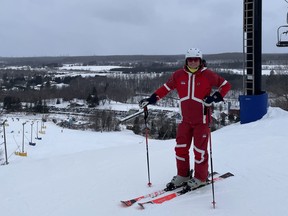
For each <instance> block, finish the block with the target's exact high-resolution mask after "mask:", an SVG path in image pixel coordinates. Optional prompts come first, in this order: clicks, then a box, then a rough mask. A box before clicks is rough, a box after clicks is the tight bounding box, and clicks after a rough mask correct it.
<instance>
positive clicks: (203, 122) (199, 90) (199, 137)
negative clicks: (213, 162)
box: [155, 67, 231, 181]
mask: <svg viewBox="0 0 288 216" xmlns="http://www.w3.org/2000/svg"><path fill="white" fill-rule="evenodd" d="M213 87H214V88H215V87H216V88H218V91H219V92H220V94H221V95H222V97H224V96H225V95H226V94H227V92H228V91H229V90H230V88H231V85H230V83H229V82H228V81H226V80H225V79H224V78H222V77H221V76H219V75H218V74H216V73H215V72H213V71H211V70H209V69H207V68H206V67H202V68H200V69H199V70H198V71H196V72H195V73H191V72H188V70H186V69H185V67H184V68H183V69H179V70H177V71H175V72H174V73H173V74H172V75H171V77H170V78H169V80H168V81H167V82H166V83H165V84H164V85H163V86H161V87H160V88H159V89H157V90H156V91H155V94H156V95H157V96H158V100H159V99H161V98H162V97H164V96H166V95H167V94H168V93H169V92H170V91H172V90H174V89H176V90H177V93H178V96H179V99H180V112H181V116H182V121H181V123H179V125H178V129H177V137H176V143H177V144H176V146H175V152H176V165H177V175H180V176H184V177H186V176H188V175H189V172H190V158H189V149H190V146H191V142H192V138H194V142H193V143H194V148H193V151H194V177H195V178H197V179H200V180H201V181H205V180H206V179H207V176H208V150H207V145H208V140H209V137H208V136H209V134H210V133H209V125H208V117H209V118H210V116H211V115H210V113H209V114H208V115H207V114H206V115H205V113H204V109H205V106H204V104H203V100H204V99H205V98H206V97H207V96H209V95H210V94H211V90H212V88H213Z"/></svg>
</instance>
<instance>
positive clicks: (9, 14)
mask: <svg viewBox="0 0 288 216" xmlns="http://www.w3.org/2000/svg"><path fill="white" fill-rule="evenodd" d="M262 4H263V12H262V14H263V25H262V28H263V31H262V32H263V35H262V38H263V43H262V44H263V45H262V50H263V52H264V53H283V52H288V48H277V47H276V46H275V44H276V42H277V34H276V32H277V28H278V27H279V26H280V25H284V24H286V16H287V12H288V4H287V3H286V2H285V1H284V0H263V1H262ZM242 19H243V0H0V27H1V29H0V56H2V57H16V56H63V55H70V56H75V55H134V54H147V55H149V54H152V55H154V54H156V55H158V54H167V55H170V54H183V53H185V51H186V50H187V49H188V48H191V47H197V48H200V49H201V50H202V51H203V53H204V54H205V53H207V54H212V53H222V52H242V40H243V39H242V38H243V33H242V27H243V25H242Z"/></svg>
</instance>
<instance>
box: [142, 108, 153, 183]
mask: <svg viewBox="0 0 288 216" xmlns="http://www.w3.org/2000/svg"><path fill="white" fill-rule="evenodd" d="M147 118H148V108H147V106H145V107H144V121H145V136H146V155H147V170H148V186H149V187H151V185H152V183H151V181H150V166H149V148H148V126H147Z"/></svg>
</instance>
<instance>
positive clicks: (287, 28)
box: [276, 25, 288, 47]
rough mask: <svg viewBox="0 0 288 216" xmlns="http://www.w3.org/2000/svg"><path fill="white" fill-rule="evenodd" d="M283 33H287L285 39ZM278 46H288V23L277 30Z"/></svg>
mask: <svg viewBox="0 0 288 216" xmlns="http://www.w3.org/2000/svg"><path fill="white" fill-rule="evenodd" d="M283 35H286V36H285V37H284V38H285V40H284V39H283V37H282V36H283ZM277 39H278V42H277V44H276V46H277V47H288V25H282V26H280V27H279V28H278V30H277Z"/></svg>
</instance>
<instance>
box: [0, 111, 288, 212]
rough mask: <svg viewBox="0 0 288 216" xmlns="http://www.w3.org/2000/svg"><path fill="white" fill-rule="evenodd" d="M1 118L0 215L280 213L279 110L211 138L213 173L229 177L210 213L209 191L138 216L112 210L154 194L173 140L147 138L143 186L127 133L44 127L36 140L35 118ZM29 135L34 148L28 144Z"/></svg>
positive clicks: (283, 135) (140, 161)
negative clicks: (5, 155) (4, 152)
mask: <svg viewBox="0 0 288 216" xmlns="http://www.w3.org/2000/svg"><path fill="white" fill-rule="evenodd" d="M5 119H7V122H6V124H5V132H6V133H5V134H6V140H7V148H8V157H9V164H8V165H3V166H0V179H1V181H0V191H1V193H0V213H1V215H7V216H40V215H41V216H79V215H83V216H96V215H111V216H112V215H113V216H124V215H125V216H135V215H149V216H151V215H158V216H159V215H165V216H167V215H170V216H174V215H175V216H176V215H177V216H179V215H181V216H188V215H189V216H190V215H195V216H196V215H197V216H204V215H205V216H207V215H213V216H228V215H229V216H232V215H233V216H244V215H245V216H270V215H273V216H274V215H277V216H278V215H279V216H280V215H281V216H282V215H287V209H286V205H287V203H288V193H287V188H288V181H287V179H288V173H287V172H286V167H285V166H286V164H287V163H288V155H287V152H288V145H287V140H288V134H287V122H288V113H287V112H286V111H283V110H281V109H279V108H269V110H268V113H267V114H266V115H265V116H264V117H263V118H262V119H261V120H258V121H256V122H252V123H249V124H240V123H236V124H233V125H230V126H226V127H224V128H222V129H219V130H217V131H215V132H213V133H212V146H213V147H212V148H213V163H214V170H216V171H218V172H219V173H224V172H227V171H230V172H232V173H233V174H234V175H235V176H234V177H231V178H229V179H227V180H225V181H222V182H217V183H215V199H216V208H215V209H213V208H212V204H211V202H212V192H211V187H210V186H207V187H205V188H202V189H199V190H197V191H195V192H192V193H189V194H185V195H183V196H181V197H177V198H175V199H173V200H171V201H168V202H165V203H163V204H161V205H156V204H155V205H150V206H147V208H146V209H145V210H140V209H139V208H138V205H137V204H134V205H133V206H131V207H123V206H122V205H121V204H120V200H127V199H130V198H134V197H137V196H139V195H144V194H147V193H150V192H153V191H155V190H159V189H162V188H163V187H164V186H165V184H166V183H167V182H169V181H170V180H171V178H172V176H173V175H175V174H176V173H175V172H176V166H175V155H174V145H175V140H166V141H163V140H153V139H148V144H149V156H150V172H151V182H152V187H148V186H147V183H148V178H147V162H146V141H145V137H142V136H139V135H135V134H133V132H131V131H129V130H123V131H121V132H103V133H100V132H92V131H77V130H70V129H63V128H60V127H58V126H56V125H55V124H53V123H52V122H51V121H47V122H45V124H44V125H42V124H41V130H42V129H43V131H41V133H40V134H38V131H36V123H37V122H38V123H39V126H40V122H41V121H40V119H41V116H37V115H36V116H24V115H17V116H16V115H12V114H10V115H7V116H2V121H4V120H5ZM32 121H33V122H34V124H33V125H32V126H31V124H32ZM23 123H25V124H23ZM42 126H43V127H42ZM23 129H24V142H23ZM31 129H32V133H31ZM33 129H34V130H33ZM1 130H2V132H1V135H2V139H3V127H1ZM39 130H40V129H39ZM31 134H32V140H33V142H35V143H36V145H35V146H31V145H29V144H28V143H29V142H30V141H31V140H30V138H31ZM36 136H39V137H41V138H42V140H36V139H35V137H36ZM22 144H24V152H26V153H27V157H20V156H17V155H15V154H14V152H15V151H16V152H17V151H18V152H19V151H20V152H21V150H22ZM1 148H2V149H3V143H2V144H1ZM2 156H3V155H2ZM2 162H4V161H2ZM192 162H193V159H192V160H191V163H192Z"/></svg>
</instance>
